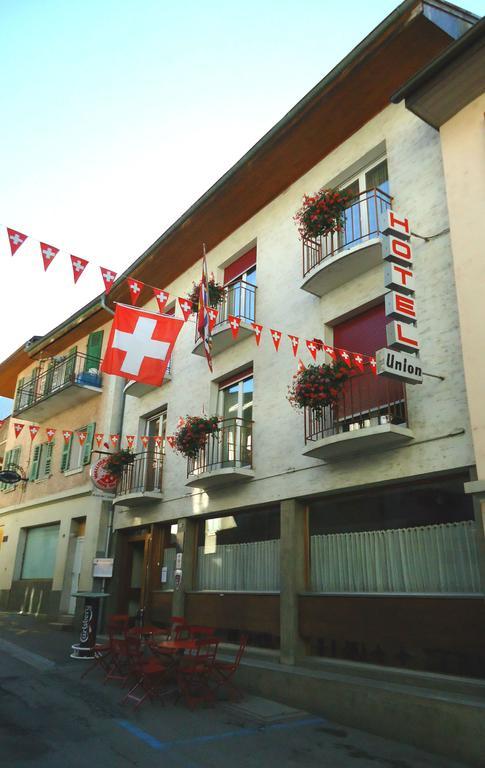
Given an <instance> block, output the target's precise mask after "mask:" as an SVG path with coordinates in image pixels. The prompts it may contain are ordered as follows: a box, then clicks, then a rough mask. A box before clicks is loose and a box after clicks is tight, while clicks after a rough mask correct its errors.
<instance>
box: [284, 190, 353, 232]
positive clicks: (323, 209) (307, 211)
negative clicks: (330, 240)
mask: <svg viewBox="0 0 485 768" xmlns="http://www.w3.org/2000/svg"><path fill="white" fill-rule="evenodd" d="M350 199H351V195H349V194H348V193H347V192H340V191H339V190H337V189H325V188H323V187H322V189H319V190H318V192H316V193H315V194H314V195H313V196H309V195H304V196H303V203H302V206H301V208H300V209H299V210H298V211H297V212H296V214H295V216H294V219H295V221H296V222H297V224H298V232H299V233H300V238H301V239H302V240H312V239H315V238H317V237H322V236H325V235H330V234H332V233H333V232H340V230H341V229H342V227H343V224H344V210H345V208H346V207H347V206H348V204H349V201H350Z"/></svg>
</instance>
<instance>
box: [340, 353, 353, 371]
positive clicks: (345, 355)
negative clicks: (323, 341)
mask: <svg viewBox="0 0 485 768" xmlns="http://www.w3.org/2000/svg"><path fill="white" fill-rule="evenodd" d="M338 353H339V355H340V358H341V360H343V361H344V363H345V364H346V365H348V366H349V368H352V358H351V357H350V355H349V353H348V352H347V350H346V349H339V351H338Z"/></svg>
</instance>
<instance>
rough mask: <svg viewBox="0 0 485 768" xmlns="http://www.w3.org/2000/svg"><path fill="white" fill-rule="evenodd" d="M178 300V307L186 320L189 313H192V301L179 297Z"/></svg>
mask: <svg viewBox="0 0 485 768" xmlns="http://www.w3.org/2000/svg"><path fill="white" fill-rule="evenodd" d="M178 302H179V306H180V309H181V310H182V314H183V316H184V320H188V319H189V317H190V315H191V314H192V302H191V301H189V300H188V299H181V298H180V297H179V300H178Z"/></svg>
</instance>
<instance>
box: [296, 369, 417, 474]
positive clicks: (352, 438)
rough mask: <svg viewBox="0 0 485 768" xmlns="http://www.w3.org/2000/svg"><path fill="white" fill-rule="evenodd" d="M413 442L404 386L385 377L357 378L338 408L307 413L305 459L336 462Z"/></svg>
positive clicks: (308, 411)
mask: <svg viewBox="0 0 485 768" xmlns="http://www.w3.org/2000/svg"><path fill="white" fill-rule="evenodd" d="M412 439H413V433H412V432H411V430H410V429H409V428H408V423H407V408H406V390H405V388H404V385H403V384H402V382H400V381H393V380H392V379H386V378H385V377H384V376H374V374H373V373H362V374H357V375H354V376H352V377H351V378H350V379H349V380H348V381H347V382H346V383H345V386H344V390H343V392H342V395H341V397H340V400H339V402H338V403H337V404H336V405H334V406H328V407H326V408H323V409H322V411H321V412H319V411H314V410H312V409H310V408H307V409H305V445H306V448H305V450H304V451H303V454H304V456H312V457H314V458H318V459H325V461H332V460H333V459H340V458H343V457H345V456H351V455H354V454H357V455H358V454H361V453H364V452H365V453H368V452H370V451H374V450H385V449H386V448H394V447H397V446H399V445H402V444H403V443H407V442H409V440H412Z"/></svg>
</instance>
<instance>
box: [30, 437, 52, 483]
mask: <svg viewBox="0 0 485 768" xmlns="http://www.w3.org/2000/svg"><path fill="white" fill-rule="evenodd" d="M53 451H54V442H51V443H41V444H40V445H36V446H35V448H34V452H33V454H32V463H31V465H30V474H29V480H43V479H45V478H46V477H49V476H50V474H51V470H52V454H53Z"/></svg>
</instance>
